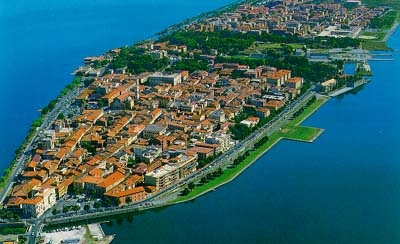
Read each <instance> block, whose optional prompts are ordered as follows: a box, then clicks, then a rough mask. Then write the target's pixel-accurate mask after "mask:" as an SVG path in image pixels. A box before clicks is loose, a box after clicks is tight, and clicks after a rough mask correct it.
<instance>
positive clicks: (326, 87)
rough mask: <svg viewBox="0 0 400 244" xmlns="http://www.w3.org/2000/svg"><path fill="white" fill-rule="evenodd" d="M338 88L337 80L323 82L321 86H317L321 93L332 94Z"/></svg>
mask: <svg viewBox="0 0 400 244" xmlns="http://www.w3.org/2000/svg"><path fill="white" fill-rule="evenodd" d="M336 86H337V81H336V79H330V80H327V81H324V82H322V83H321V84H318V85H317V90H318V91H319V92H323V93H324V92H330V91H332V90H333V89H335V87H336Z"/></svg>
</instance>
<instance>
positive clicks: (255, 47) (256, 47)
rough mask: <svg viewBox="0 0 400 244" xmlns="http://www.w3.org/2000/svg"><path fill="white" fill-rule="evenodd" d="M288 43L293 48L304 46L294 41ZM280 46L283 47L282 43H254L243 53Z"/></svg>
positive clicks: (262, 50) (278, 47)
mask: <svg viewBox="0 0 400 244" xmlns="http://www.w3.org/2000/svg"><path fill="white" fill-rule="evenodd" d="M287 45H288V46H290V47H292V48H293V49H300V48H302V47H303V44H297V43H292V44H287ZM280 48H282V44H281V43H264V44H256V45H252V46H251V47H249V48H248V49H246V50H244V51H243V53H244V54H250V53H254V52H255V50H258V51H260V52H264V51H265V50H268V49H280Z"/></svg>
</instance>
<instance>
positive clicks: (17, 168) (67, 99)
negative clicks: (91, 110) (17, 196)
mask: <svg viewBox="0 0 400 244" xmlns="http://www.w3.org/2000/svg"><path fill="white" fill-rule="evenodd" d="M82 90H83V89H82V87H78V88H75V89H74V90H72V91H70V92H69V93H67V94H66V95H65V96H63V97H62V98H60V99H59V101H58V102H57V104H56V106H55V107H54V109H53V110H52V111H51V112H49V113H48V114H47V115H46V116H45V118H44V119H43V122H42V124H41V126H40V127H39V128H38V129H37V130H36V132H35V133H34V135H33V136H32V139H31V140H30V141H29V142H28V144H27V145H26V146H25V148H24V149H23V152H22V154H21V156H20V157H19V158H17V162H16V164H15V165H14V167H12V169H11V172H10V180H9V181H8V182H7V184H6V185H5V186H4V188H3V189H2V191H1V192H0V201H1V202H2V203H3V202H4V200H5V198H6V197H7V195H8V193H9V191H10V190H11V188H12V186H13V185H14V183H15V182H16V180H17V175H18V174H19V173H20V172H21V171H22V169H23V167H24V166H25V164H26V163H27V162H26V161H27V160H28V159H29V158H30V156H29V152H30V150H31V149H32V145H33V143H34V142H35V140H36V139H37V136H38V135H39V134H40V133H41V132H42V131H43V130H46V129H48V128H49V127H50V126H51V125H52V123H53V122H54V121H55V120H56V119H57V116H58V115H59V114H60V113H62V112H63V111H64V109H66V108H67V107H69V106H70V105H71V104H72V102H73V101H74V99H75V98H76V97H77V96H78V95H79V94H80V93H82Z"/></svg>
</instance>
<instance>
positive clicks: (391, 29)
mask: <svg viewBox="0 0 400 244" xmlns="http://www.w3.org/2000/svg"><path fill="white" fill-rule="evenodd" d="M399 25H400V22H399V21H396V23H394V25H393V26H392V28H390V29H389V31H388V32H387V33H386V35H385V37H384V38H383V39H382V41H383V42H385V43H386V42H387V41H388V40H389V39H390V37H392V35H393V33H394V32H395V31H396V30H397V27H399Z"/></svg>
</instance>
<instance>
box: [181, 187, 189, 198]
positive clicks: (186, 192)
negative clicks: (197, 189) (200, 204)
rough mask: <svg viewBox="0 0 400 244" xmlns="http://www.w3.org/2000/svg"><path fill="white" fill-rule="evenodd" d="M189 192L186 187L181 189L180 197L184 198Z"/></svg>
mask: <svg viewBox="0 0 400 244" xmlns="http://www.w3.org/2000/svg"><path fill="white" fill-rule="evenodd" d="M189 192H190V189H189V188H187V187H186V188H185V189H183V191H182V195H183V196H186V195H187V194H189Z"/></svg>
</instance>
